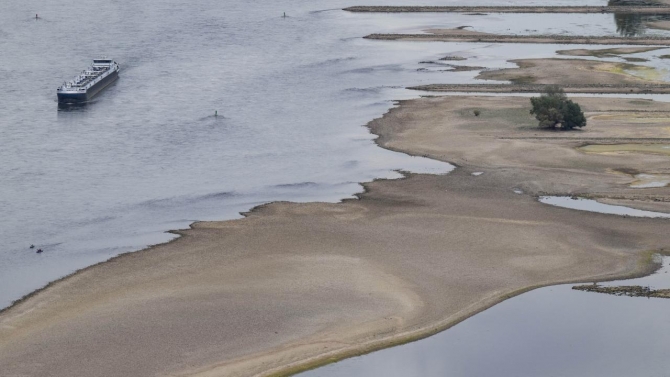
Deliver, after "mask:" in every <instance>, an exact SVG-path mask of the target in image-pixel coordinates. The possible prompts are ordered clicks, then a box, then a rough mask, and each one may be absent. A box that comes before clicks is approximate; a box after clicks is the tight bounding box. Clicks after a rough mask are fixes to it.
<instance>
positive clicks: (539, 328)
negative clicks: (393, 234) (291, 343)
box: [299, 258, 670, 377]
mask: <svg viewBox="0 0 670 377" xmlns="http://www.w3.org/2000/svg"><path fill="white" fill-rule="evenodd" d="M668 271H670V259H668V258H665V260H664V261H663V268H662V269H661V270H659V271H658V272H657V273H656V274H653V275H651V276H648V277H645V278H641V279H633V280H626V281H615V282H610V283H608V285H642V286H647V285H649V286H651V288H655V289H661V288H670V273H668ZM668 313H670V300H668V299H660V298H651V299H648V298H639V297H636V298H633V297H618V296H610V295H604V294H599V293H590V292H581V291H575V290H573V289H572V285H559V286H554V287H547V288H540V289H536V290H534V291H531V292H528V293H525V294H522V295H520V296H517V297H514V298H512V299H509V300H507V301H504V302H502V303H500V304H498V305H496V306H494V307H493V308H491V309H488V310H486V311H484V312H482V313H479V314H477V315H475V316H474V317H471V318H469V319H467V320H465V321H463V322H461V323H459V324H457V325H456V326H454V327H452V328H450V329H449V330H447V331H444V332H442V333H440V334H437V335H434V336H432V337H429V338H426V339H423V340H419V341H417V342H414V343H409V344H405V345H402V346H398V347H394V348H389V349H386V350H382V351H378V352H374V353H371V354H368V355H364V356H360V357H355V358H351V359H347V360H344V361H341V362H339V363H335V364H331V365H327V366H325V367H322V368H319V369H316V370H313V371H309V372H305V373H302V374H300V375H299V376H301V377H345V376H346V377H358V376H361V377H362V376H365V377H367V376H386V377H473V376H514V377H538V376H552V377H630V376H659V377H661V376H668V371H670V358H668V357H667V355H668V354H670V341H668V339H670V316H669V315H668Z"/></svg>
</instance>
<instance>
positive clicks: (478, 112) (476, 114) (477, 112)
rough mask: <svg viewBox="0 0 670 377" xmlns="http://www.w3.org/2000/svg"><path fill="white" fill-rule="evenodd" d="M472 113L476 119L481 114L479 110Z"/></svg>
mask: <svg viewBox="0 0 670 377" xmlns="http://www.w3.org/2000/svg"><path fill="white" fill-rule="evenodd" d="M472 113H473V114H475V116H476V117H478V116H479V114H481V113H482V112H481V111H479V110H474V111H473V112H472Z"/></svg>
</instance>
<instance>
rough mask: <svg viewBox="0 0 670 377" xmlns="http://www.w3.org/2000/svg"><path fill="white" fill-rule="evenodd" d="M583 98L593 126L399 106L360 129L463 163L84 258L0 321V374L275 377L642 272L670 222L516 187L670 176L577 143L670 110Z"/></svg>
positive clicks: (427, 105)
mask: <svg viewBox="0 0 670 377" xmlns="http://www.w3.org/2000/svg"><path fill="white" fill-rule="evenodd" d="M580 103H583V106H584V108H585V109H586V110H587V111H588V115H589V118H590V124H589V126H588V131H585V132H581V133H580V132H572V133H558V132H554V133H552V132H539V131H536V130H534V129H531V128H528V127H527V126H529V125H530V124H531V123H532V120H529V119H528V118H529V116H528V114H527V111H528V109H527V99H526V100H524V99H518V98H512V99H510V98H478V97H467V98H424V99H420V100H414V101H408V102H403V103H402V105H401V106H400V107H399V108H397V109H394V110H392V111H391V112H390V113H388V114H387V115H386V116H384V117H383V118H382V119H379V120H376V121H374V122H372V123H371V128H372V129H373V131H374V132H375V133H378V134H380V135H381V138H380V143H381V144H382V145H384V146H387V147H389V148H392V149H396V150H403V151H406V152H409V153H412V154H426V155H429V156H431V157H433V158H438V159H442V160H446V161H453V162H456V163H458V164H459V165H461V166H462V167H461V168H460V169H457V170H456V171H454V172H453V173H451V174H449V175H446V176H430V175H412V176H409V177H408V178H407V179H403V180H396V181H377V182H373V183H370V184H367V185H366V188H367V189H368V192H366V193H365V194H363V195H361V199H360V200H348V201H345V202H344V203H341V204H322V203H311V204H291V203H274V204H270V205H266V206H263V207H260V208H257V209H256V210H255V211H253V212H252V213H251V214H249V216H248V217H246V218H244V219H242V220H235V221H226V222H202V223H197V224H195V225H194V226H193V229H191V230H188V231H184V232H180V233H181V234H183V237H182V238H180V239H178V240H176V241H174V242H171V243H168V244H165V245H160V246H156V247H153V248H150V249H148V250H145V251H141V252H137V253H133V254H127V255H125V256H121V257H119V258H115V259H113V260H112V261H110V262H106V263H102V264H100V265H97V266H93V267H90V268H87V269H85V270H84V271H82V272H79V273H77V274H75V275H73V276H71V277H69V278H66V279H63V280H62V281H59V282H57V283H55V284H52V285H51V286H50V287H48V288H47V289H45V290H43V291H41V292H39V293H37V294H35V295H33V296H32V297H30V298H28V299H26V300H24V301H22V302H20V303H18V304H17V305H15V306H13V307H12V308H10V309H9V310H6V311H4V312H2V313H1V314H0V365H1V366H2V375H3V377H4V376H8V377H10V376H11V377H18V376H22V377H23V376H50V377H58V376H63V377H66V376H67V377H77V376H86V377H91V376H105V377H112V376H124V377H127V376H168V375H169V376H200V377H204V376H251V375H259V374H260V375H270V374H275V373H278V372H280V371H287V370H297V369H296V368H299V367H300V366H301V365H315V364H316V363H317V362H324V361H329V360H332V359H333V358H339V357H343V356H346V355H352V354H355V353H359V352H364V351H368V350H371V349H375V348H379V347H383V346H388V345H391V344H394V343H398V342H402V341H406V340H409V339H412V338H416V337H419V336H424V335H427V334H431V333H433V332H435V331H437V330H440V329H444V328H446V327H448V326H450V325H452V324H454V323H456V322H458V321H460V320H462V319H464V318H466V317H468V316H470V315H472V314H474V313H477V312H478V311H481V310H483V309H485V308H487V307H489V306H491V305H493V304H495V303H497V302H499V301H500V300H503V299H505V298H507V297H510V296H511V295H514V294H518V293H520V292H523V291H525V290H527V289H530V288H532V287H537V286H542V285H548V284H555V283H558V282H565V281H592V280H597V279H607V278H613V277H619V276H623V275H629V274H634V273H640V272H643V271H645V270H647V269H648V267H649V265H648V263H647V262H648V261H649V258H648V256H649V253H648V251H651V250H659V249H661V248H664V247H670V234H668V232H667V229H668V225H669V224H670V223H669V222H668V221H666V220H653V219H636V218H623V217H618V216H611V215H601V214H593V213H586V212H575V211H572V210H567V209H561V208H556V207H551V206H547V205H543V204H540V203H538V202H537V201H536V199H535V198H534V197H533V196H532V195H517V194H515V193H513V191H512V189H514V188H522V189H523V190H525V191H526V192H528V193H538V192H556V193H570V192H584V193H590V194H599V195H603V194H617V195H623V196H625V195H626V193H636V194H639V193H640V192H641V191H640V190H633V189H630V188H627V186H626V183H627V182H628V181H629V180H631V179H632V178H631V177H630V176H629V174H632V172H633V170H635V169H638V170H641V171H651V172H656V170H658V171H659V172H660V171H664V172H666V173H667V168H666V166H667V161H668V159H667V157H664V158H661V157H659V156H650V155H640V156H635V157H634V158H631V157H630V156H629V157H626V158H617V156H602V155H586V154H582V153H580V152H578V151H576V150H575V148H574V147H575V146H577V145H579V144H581V143H583V142H584V140H585V139H584V138H586V137H589V138H597V139H607V140H610V141H612V140H615V139H616V138H628V139H629V138H635V137H642V136H644V137H652V136H659V135H660V134H662V135H667V134H668V133H670V131H668V130H666V129H664V128H663V125H662V124H659V122H651V123H644V122H642V123H640V122H630V124H625V122H622V121H621V119H618V120H617V121H612V120H611V119H609V118H606V117H605V118H598V117H597V116H598V115H607V114H609V112H610V111H609V110H611V109H616V111H617V114H619V115H620V116H622V115H621V114H623V115H626V114H629V115H630V117H631V119H637V118H636V117H637V116H636V115H635V114H638V113H637V111H639V109H640V108H644V109H645V110H646V111H647V112H654V113H656V115H657V116H667V114H669V113H670V106H669V105H667V104H659V103H654V102H651V101H639V100H637V101H626V100H616V101H614V100H611V99H606V100H583V101H582V100H580ZM473 108H480V109H482V114H481V116H480V117H477V118H476V119H475V117H474V116H473V115H471V110H472V109H473ZM634 110H635V111H634ZM612 138H614V139H612ZM473 171H483V172H484V174H483V175H481V176H478V177H475V176H472V175H471V174H470V173H471V172H473ZM625 172H627V173H625ZM644 192H645V193H646V194H644V195H643V196H646V197H650V196H651V195H656V196H658V197H662V198H667V194H668V193H667V190H665V189H651V190H644Z"/></svg>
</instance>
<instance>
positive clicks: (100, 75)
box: [56, 59, 119, 104]
mask: <svg viewBox="0 0 670 377" xmlns="http://www.w3.org/2000/svg"><path fill="white" fill-rule="evenodd" d="M118 77H119V64H118V63H116V62H115V61H114V60H111V59H94V60H93V65H91V67H89V68H88V69H86V70H84V71H83V72H82V73H81V74H80V75H79V76H77V77H75V78H74V79H73V80H72V81H68V82H65V83H63V85H61V86H60V87H59V88H58V89H57V90H56V94H57V95H58V103H59V104H75V103H86V102H88V101H90V100H91V98H93V97H94V96H95V95H96V94H98V93H100V91H101V90H103V89H105V88H106V87H107V86H108V85H109V84H111V83H113V82H114V81H115V80H116V79H117V78H118Z"/></svg>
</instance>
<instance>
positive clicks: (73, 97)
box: [57, 71, 119, 104]
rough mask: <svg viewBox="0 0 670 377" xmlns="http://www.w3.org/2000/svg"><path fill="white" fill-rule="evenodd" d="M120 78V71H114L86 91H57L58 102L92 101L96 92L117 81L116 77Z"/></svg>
mask: <svg viewBox="0 0 670 377" xmlns="http://www.w3.org/2000/svg"><path fill="white" fill-rule="evenodd" d="M117 78H119V73H118V72H117V71H114V72H112V73H111V74H110V75H109V76H107V77H105V78H104V79H102V80H100V82H98V83H96V84H95V85H93V86H92V87H90V88H88V90H87V91H86V92H81V93H57V94H58V103H64V104H65V103H67V104H74V103H86V102H88V101H90V100H91V99H92V98H93V97H95V95H96V94H98V93H100V91H102V90H103V89H105V88H106V87H107V86H109V84H111V83H113V82H114V81H116V79H117Z"/></svg>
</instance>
